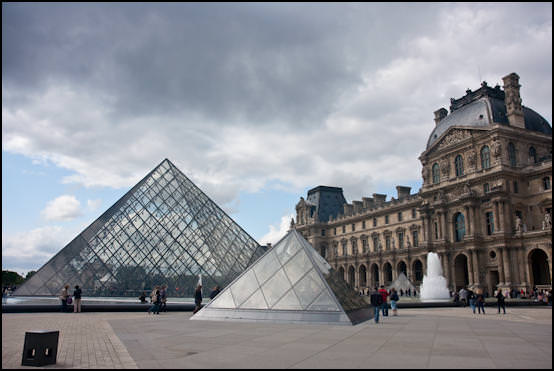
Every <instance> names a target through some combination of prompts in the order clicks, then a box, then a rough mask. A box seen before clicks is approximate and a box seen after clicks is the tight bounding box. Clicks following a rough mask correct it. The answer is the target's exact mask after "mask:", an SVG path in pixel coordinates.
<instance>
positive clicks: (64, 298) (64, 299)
mask: <svg viewBox="0 0 554 371" xmlns="http://www.w3.org/2000/svg"><path fill="white" fill-rule="evenodd" d="M67 289H69V285H65V286H64V287H63V289H62V291H61V293H60V300H61V301H62V308H61V311H62V312H67V311H68V307H67V298H68V297H69V291H68V290H67Z"/></svg>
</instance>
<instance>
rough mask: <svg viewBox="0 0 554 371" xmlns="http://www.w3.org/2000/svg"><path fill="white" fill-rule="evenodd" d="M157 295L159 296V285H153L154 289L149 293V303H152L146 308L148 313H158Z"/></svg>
mask: <svg viewBox="0 0 554 371" xmlns="http://www.w3.org/2000/svg"><path fill="white" fill-rule="evenodd" d="M159 297H160V287H159V286H156V287H154V290H152V293H151V294H150V303H152V305H151V306H150V308H148V314H150V313H154V314H156V312H158V313H159V309H158V299H159Z"/></svg>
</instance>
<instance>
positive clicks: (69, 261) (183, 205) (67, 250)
mask: <svg viewBox="0 0 554 371" xmlns="http://www.w3.org/2000/svg"><path fill="white" fill-rule="evenodd" d="M264 251H265V249H264V248H263V247H261V246H259V245H258V243H257V242H256V241H255V240H254V239H253V238H252V237H250V236H249V235H248V234H247V233H246V232H245V231H244V230H243V229H242V228H241V227H240V226H239V225H238V224H236V223H235V222H234V221H233V220H232V219H231V218H230V217H229V216H228V215H227V214H226V213H225V212H224V211H223V210H221V209H220V208H219V207H218V206H217V205H216V204H215V203H214V202H213V201H212V200H211V199H210V198H209V197H208V196H206V195H205V194H204V193H203V192H202V191H201V190H200V189H199V188H198V187H196V186H195V185H194V184H193V183H192V182H191V181H190V180H189V179H188V178H187V177H186V176H185V175H184V174H183V173H182V172H181V171H180V170H179V169H178V168H177V167H175V165H173V164H172V163H171V162H170V161H169V160H168V159H165V160H164V161H162V162H161V163H160V164H159V165H158V166H157V167H156V168H155V169H154V170H152V171H151V172H150V173H149V174H148V175H147V176H146V177H144V178H143V179H142V180H141V181H140V182H139V183H137V185H135V186H134V187H133V188H132V189H131V190H130V191H129V192H127V193H126V194H125V195H124V196H123V197H121V198H120V199H119V200H118V201H117V202H116V203H115V204H114V205H113V206H112V207H110V208H109V209H108V210H107V211H106V212H105V213H104V214H102V215H101V216H100V217H99V218H98V219H97V220H96V221H94V222H93V223H92V224H91V225H90V226H88V227H87V228H86V229H85V230H84V231H83V232H81V234H79V235H78V236H77V237H76V238H75V239H73V241H71V242H70V243H69V244H68V245H67V246H65V247H64V248H63V249H62V250H61V251H60V252H59V253H58V254H56V255H55V256H54V257H53V258H52V259H50V261H48V262H47V263H46V264H45V265H44V266H43V267H42V268H40V269H39V270H38V271H37V273H35V274H34V275H33V276H32V277H31V278H30V279H29V280H28V281H27V282H25V283H24V284H23V285H22V286H20V287H19V288H18V289H17V290H16V291H15V293H14V294H15V295H58V294H59V292H60V290H61V288H62V287H63V286H64V285H65V284H69V285H70V286H71V287H73V286H74V285H80V286H81V287H82V289H83V295H84V296H138V295H139V294H140V293H141V292H142V291H143V290H149V289H151V288H153V286H155V285H162V284H167V285H168V295H169V296H174V297H175V296H178V297H192V296H193V292H194V289H195V285H196V283H197V282H198V277H199V275H200V274H201V275H202V280H203V283H204V287H213V286H215V285H219V286H221V287H224V286H225V285H227V284H228V283H229V282H231V281H232V280H233V279H234V278H236V277H237V276H238V275H239V274H240V273H241V272H243V271H244V270H245V269H246V268H247V267H248V266H249V264H251V263H252V262H253V261H255V260H256V259H257V258H258V257H260V256H261V255H262V254H263V253H264Z"/></svg>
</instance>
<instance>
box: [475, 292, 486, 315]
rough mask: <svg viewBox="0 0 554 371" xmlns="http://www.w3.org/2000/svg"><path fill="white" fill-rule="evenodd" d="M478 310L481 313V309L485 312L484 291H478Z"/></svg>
mask: <svg viewBox="0 0 554 371" xmlns="http://www.w3.org/2000/svg"><path fill="white" fill-rule="evenodd" d="M477 310H478V311H479V314H481V311H483V314H485V296H484V295H483V292H482V291H478V292H477Z"/></svg>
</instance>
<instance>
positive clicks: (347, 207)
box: [343, 204, 354, 216]
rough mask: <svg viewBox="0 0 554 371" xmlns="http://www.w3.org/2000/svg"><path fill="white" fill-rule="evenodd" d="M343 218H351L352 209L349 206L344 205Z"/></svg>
mask: <svg viewBox="0 0 554 371" xmlns="http://www.w3.org/2000/svg"><path fill="white" fill-rule="evenodd" d="M343 206H344V216H352V211H354V208H353V206H352V205H351V204H344V205H343Z"/></svg>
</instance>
